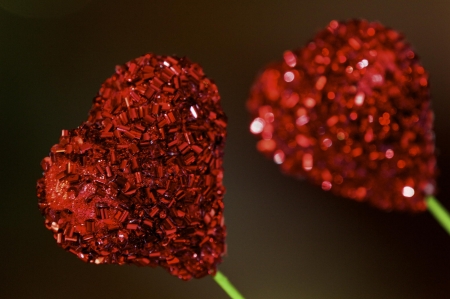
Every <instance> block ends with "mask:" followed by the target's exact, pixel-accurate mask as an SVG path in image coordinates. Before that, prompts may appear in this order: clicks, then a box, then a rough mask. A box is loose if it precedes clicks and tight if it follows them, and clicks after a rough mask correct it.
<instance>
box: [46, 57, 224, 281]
mask: <svg viewBox="0 0 450 299" xmlns="http://www.w3.org/2000/svg"><path fill="white" fill-rule="evenodd" d="M225 135H226V117H225V114H224V112H223V110H222V108H221V106H220V96H219V93H218V90H217V87H216V85H215V84H214V83H213V82H212V81H211V80H210V79H208V78H207V77H206V76H205V75H204V73H203V70H202V68H201V67H200V66H199V65H198V64H195V63H191V62H190V61H189V60H187V59H186V58H177V57H169V56H156V55H153V54H146V55H144V56H142V57H139V58H136V59H134V60H132V61H129V62H127V63H126V64H125V65H121V66H117V67H116V73H115V74H114V75H112V76H111V77H110V78H108V79H107V80H106V81H105V82H104V83H103V85H102V87H101V89H100V91H99V93H98V95H97V96H96V97H95V98H94V101H93V105H92V108H91V110H90V112H89V118H88V120H87V121H86V122H84V123H83V124H82V125H81V126H79V127H78V128H76V129H73V130H63V134H62V135H61V137H60V141H59V143H58V144H56V145H54V146H53V147H52V149H51V152H50V157H46V158H44V159H43V161H42V167H43V169H44V177H43V178H41V179H40V180H39V181H38V187H37V194H38V197H39V207H40V210H41V212H42V214H43V215H44V217H45V224H46V226H47V228H48V229H49V230H51V231H53V233H54V237H55V239H56V241H57V243H58V245H60V246H61V247H62V248H63V249H65V250H67V251H69V252H71V253H73V254H75V255H77V256H78V257H79V258H80V259H82V260H83V261H85V262H88V263H95V264H103V263H113V264H119V265H123V264H130V263H133V264H136V265H140V266H161V267H163V268H166V269H167V270H168V271H169V272H170V273H171V274H172V275H175V276H177V277H179V278H181V279H184V280H188V279H191V278H193V277H194V278H200V277H203V276H205V275H208V274H214V273H215V272H216V269H217V265H218V264H219V263H220V262H221V259H222V255H223V254H224V251H225V234H226V232H225V226H224V218H223V208H224V205H223V201H222V200H223V195H224V193H225V189H224V187H223V185H222V178H223V167H222V161H223V149H224V142H225Z"/></svg>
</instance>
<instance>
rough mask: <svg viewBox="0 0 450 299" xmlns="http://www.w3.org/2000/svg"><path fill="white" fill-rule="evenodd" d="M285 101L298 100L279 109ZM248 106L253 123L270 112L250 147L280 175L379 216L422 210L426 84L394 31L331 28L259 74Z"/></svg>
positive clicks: (431, 173) (427, 178)
mask: <svg viewBox="0 0 450 299" xmlns="http://www.w3.org/2000/svg"><path fill="white" fill-rule="evenodd" d="M294 62H295V63H294ZM285 74H296V75H295V80H292V81H290V80H286V78H285V77H286V75H285ZM289 94H295V95H296V96H298V97H299V100H298V101H296V102H295V103H293V104H291V105H286V103H287V102H286V100H285V98H286V95H289ZM247 107H248V109H249V111H250V113H251V116H252V119H256V118H258V117H260V118H264V115H262V114H261V107H267V108H265V110H267V109H270V111H271V112H272V113H273V115H274V119H273V122H272V123H271V126H270V127H269V129H267V130H268V132H267V133H266V135H265V136H272V137H271V139H267V138H266V140H261V141H259V142H258V145H257V148H258V150H259V151H261V152H263V153H264V154H265V155H267V156H268V157H270V158H273V157H275V159H274V160H275V162H276V163H278V164H280V167H281V169H282V171H283V172H284V173H287V174H289V175H293V176H296V177H299V176H300V177H304V176H306V177H307V178H308V179H309V180H310V181H312V182H313V183H314V184H316V185H318V186H321V187H322V188H323V189H324V190H330V191H332V192H334V193H335V194H337V195H340V196H344V197H348V198H352V199H354V200H358V201H368V202H370V203H371V204H373V205H374V206H376V207H378V208H380V209H384V210H408V211H413V212H416V211H424V210H425V209H426V204H425V201H424V197H425V196H426V195H429V194H430V192H431V193H433V192H434V189H435V188H434V187H435V175H436V169H435V163H436V159H435V156H434V137H433V132H432V119H433V117H432V111H431V109H430V96H429V86H428V75H427V73H426V72H425V71H424V69H423V67H422V66H421V65H420V64H419V61H418V60H417V55H415V54H414V52H413V51H412V50H411V48H410V46H409V45H408V44H407V43H406V42H405V40H404V38H403V36H402V35H401V34H399V33H398V32H396V31H394V30H392V29H389V28H386V27H384V26H382V25H381V24H379V23H369V22H367V21H364V20H351V21H348V22H337V21H332V22H331V23H330V25H329V26H328V27H327V29H325V30H322V31H320V32H319V33H318V34H317V35H316V36H315V37H314V39H313V40H312V41H311V42H310V43H308V45H307V46H306V47H304V48H301V49H297V50H294V51H286V52H285V54H284V59H283V60H281V61H280V62H276V63H273V64H271V65H270V66H268V67H267V68H266V69H265V70H264V71H263V72H262V74H261V75H260V76H259V77H258V78H257V80H256V82H255V83H254V85H253V88H252V90H251V94H250V98H249V100H248V102H247ZM293 124H295V125H293ZM265 130H266V128H265ZM258 136H259V135H258ZM262 142H264V143H262ZM277 153H283V159H277V158H276V157H277V156H276V155H277ZM274 155H275V156H274ZM405 186H407V189H406V190H408V192H403V190H405V189H404V188H406V187H405ZM410 189H412V192H410V191H409V190H410ZM405 194H406V195H407V196H405Z"/></svg>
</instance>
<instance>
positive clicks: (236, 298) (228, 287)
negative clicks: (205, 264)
mask: <svg viewBox="0 0 450 299" xmlns="http://www.w3.org/2000/svg"><path fill="white" fill-rule="evenodd" d="M213 279H214V280H215V281H216V282H217V284H218V285H220V286H221V287H222V289H223V290H224V291H225V292H226V293H227V294H228V296H230V298H232V299H245V298H244V296H242V295H241V293H239V291H238V290H237V289H236V288H235V287H234V286H233V285H232V284H231V282H230V281H229V280H228V278H227V277H226V276H225V275H223V274H222V272H220V271H217V273H216V275H214V276H213Z"/></svg>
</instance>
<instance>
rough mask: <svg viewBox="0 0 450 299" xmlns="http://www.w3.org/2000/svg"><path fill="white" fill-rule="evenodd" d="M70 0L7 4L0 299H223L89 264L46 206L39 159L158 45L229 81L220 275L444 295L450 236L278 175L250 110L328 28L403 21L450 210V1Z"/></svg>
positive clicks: (256, 293)
mask: <svg viewBox="0 0 450 299" xmlns="http://www.w3.org/2000/svg"><path fill="white" fill-rule="evenodd" d="M16 2H17V3H16ZM58 2H60V3H58ZM76 2H77V1H76V0H73V1H57V0H45V1H44V0H41V1H32V0H23V1H15V0H0V140H1V145H0V157H1V162H0V171H1V178H0V184H1V185H0V186H1V190H2V196H1V198H0V240H1V241H0V242H1V243H0V274H1V277H0V278H1V279H0V297H1V298H49V299H50V298H77V299H78V298H111V299H113V298H145V299H149V298H227V296H226V295H225V294H224V293H223V291H222V290H221V289H220V288H219V287H218V286H217V285H215V283H214V282H213V280H212V279H211V278H209V277H206V278H203V279H201V280H195V281H191V282H183V281H180V280H178V279H177V278H175V277H172V276H170V275H169V274H167V273H166V272H165V271H164V270H162V269H159V268H158V269H152V268H138V267H135V266H122V267H119V266H111V265H104V266H94V265H88V264H84V263H83V262H81V261H79V260H78V259H77V258H75V257H74V256H73V255H71V254H68V253H66V252H64V251H63V250H61V249H60V248H58V247H57V246H56V244H55V241H54V240H53V239H52V236H51V233H50V232H48V231H47V230H46V229H45V228H44V225H43V219H42V217H41V216H40V214H39V212H38V210H37V199H36V196H35V181H36V179H37V178H38V177H39V176H40V175H41V170H40V167H39V162H40V160H41V159H42V158H43V157H44V156H45V155H47V153H48V151H49V149H50V147H51V146H52V145H53V144H54V143H56V142H57V141H58V137H59V134H60V130H61V129H63V128H64V129H70V128H74V127H76V126H77V125H78V124H80V123H81V122H82V121H84V120H85V119H86V117H87V112H88V110H89V108H90V105H91V99H92V98H93V96H94V95H95V93H96V92H97V90H98V88H99V87H100V84H101V83H102V82H103V80H104V79H106V78H107V77H109V76H110V75H111V74H112V73H113V71H114V66H115V65H116V64H119V63H124V62H126V61H128V60H130V59H131V58H134V57H137V56H139V55H141V54H143V53H145V52H149V51H150V52H154V53H157V54H177V55H179V56H184V55H186V56H188V57H190V58H191V59H192V60H194V61H197V62H199V63H200V64H201V65H202V66H203V67H204V69H205V71H206V73H207V74H208V76H209V77H211V78H213V79H215V81H216V83H217V84H218V86H219V90H220V92H221V95H222V104H223V107H224V109H225V111H226V113H227V114H228V117H229V132H228V134H229V136H228V141H227V147H226V159H225V168H226V172H225V184H226V187H227V194H226V198H225V200H226V201H225V202H226V219H227V225H228V248H229V254H228V257H226V258H225V261H224V262H223V264H222V265H221V266H220V270H221V271H223V272H224V273H225V274H226V275H227V276H229V277H230V279H231V280H232V281H233V282H234V284H235V285H236V286H237V287H238V288H239V289H240V290H241V291H242V293H243V294H244V295H246V297H247V298H249V299H252V298H258V299H261V298H263V299H264V298H282V299H284V298H311V299H316V298H317V299H336V298H345V299H353V298H364V299H366V298H367V299H379V298H383V299H387V298H395V299H398V298H407V299H415V298H449V296H450V295H449V294H450V236H449V235H447V234H446V233H445V231H444V230H443V229H442V228H441V227H439V226H438V224H437V223H436V222H435V221H434V220H433V218H432V217H431V216H430V215H429V214H428V213H424V214H421V215H414V216H411V215H404V214H398V213H384V212H380V211H378V210H375V209H373V208H371V207H368V206H366V205H365V204H358V203H354V202H351V201H349V200H346V199H342V198H337V197H335V196H332V195H331V194H329V193H325V192H322V191H321V190H319V189H317V188H315V187H312V186H310V185H308V184H306V183H304V182H299V181H296V180H294V179H292V178H289V177H285V176H283V175H281V174H280V173H279V171H278V170H277V167H276V166H275V165H274V163H273V162H271V161H268V160H266V159H265V158H263V157H262V156H261V155H260V154H258V153H257V152H256V150H255V139H254V138H253V137H252V136H251V135H250V134H249V133H248V125H249V121H250V119H249V116H248V115H247V113H246V111H245V105H244V104H245V100H246V97H247V94H248V90H249V87H250V85H251V83H252V80H253V79H254V77H255V76H256V74H257V72H258V70H260V69H261V68H262V67H263V66H264V65H265V64H267V63H268V62H270V61H272V60H274V59H280V58H281V55H282V53H283V51H284V50H286V49H289V48H295V47H299V46H301V45H303V44H305V43H306V42H307V40H308V39H309V38H311V37H312V36H313V34H314V33H315V32H316V31H317V30H319V29H321V28H323V27H324V26H326V25H327V24H328V22H329V21H330V20H332V19H348V18H356V17H357V18H366V19H369V20H371V21H374V20H378V21H380V22H382V23H383V24H385V25H386V26H390V27H393V28H396V29H398V30H400V31H401V32H403V33H405V35H406V36H407V39H408V40H409V41H410V42H411V43H412V44H413V45H414V48H415V50H416V51H417V52H418V54H419V55H420V56H421V57H422V61H423V64H424V66H425V67H426V69H427V70H428V71H429V72H430V74H431V84H432V93H433V107H434V109H435V114H436V122H435V128H436V137H437V138H436V142H437V147H438V149H439V153H440V155H439V156H438V164H439V168H440V170H441V174H440V177H439V181H438V184H439V193H438V198H440V200H441V201H442V202H444V204H445V205H446V206H447V207H450V201H449V199H450V185H449V184H448V178H449V177H450V156H449V155H448V153H449V152H450V139H449V136H448V133H447V131H448V129H449V127H450V122H449V116H448V115H449V111H450V101H449V99H448V94H449V91H450V23H449V19H450V3H446V1H441V0H429V1H406V0H404V1H392V0H385V1H381V0H380V1H376V0H373V1H361V0H359V1H332V0H329V1H327V0H315V1H287V0H286V1H280V0H278V1H262V0H260V1H246V2H245V3H244V1H186V0H185V1H151V0H145V1H138V0H127V1H107V0H91V1H89V0H84V1H81V2H80V1H78V2H79V4H76ZM20 3H22V4H20ZM62 3H66V4H62ZM80 3H81V4H80ZM1 7H3V8H7V9H8V10H9V11H6V10H4V9H1ZM67 12H71V13H69V14H64V13H67ZM30 16H31V17H30Z"/></svg>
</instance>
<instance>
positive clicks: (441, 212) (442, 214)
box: [426, 196, 450, 234]
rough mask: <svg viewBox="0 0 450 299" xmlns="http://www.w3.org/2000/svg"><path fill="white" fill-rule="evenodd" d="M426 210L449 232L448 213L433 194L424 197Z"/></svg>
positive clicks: (449, 220)
mask: <svg viewBox="0 0 450 299" xmlns="http://www.w3.org/2000/svg"><path fill="white" fill-rule="evenodd" d="M426 201H427V205H428V210H429V211H430V213H431V214H432V215H433V216H434V218H436V220H437V222H439V223H440V224H441V225H442V227H443V228H444V229H445V230H446V231H447V233H449V234H450V214H449V213H448V211H447V210H446V209H445V208H444V207H443V206H442V205H441V203H440V202H439V201H438V200H437V199H436V198H435V197H434V196H427V198H426Z"/></svg>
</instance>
